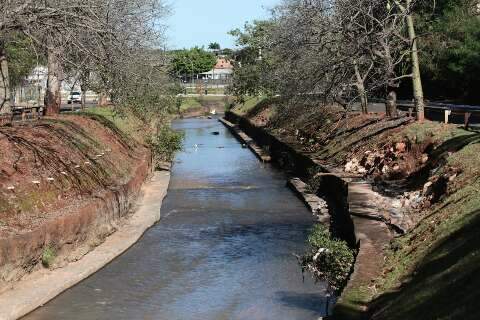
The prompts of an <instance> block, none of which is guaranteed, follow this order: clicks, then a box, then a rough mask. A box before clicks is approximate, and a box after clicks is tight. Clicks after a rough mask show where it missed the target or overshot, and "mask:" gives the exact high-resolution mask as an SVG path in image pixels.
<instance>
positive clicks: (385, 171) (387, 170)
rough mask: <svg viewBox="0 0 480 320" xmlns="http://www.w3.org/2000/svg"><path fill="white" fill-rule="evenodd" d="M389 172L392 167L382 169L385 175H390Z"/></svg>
mask: <svg viewBox="0 0 480 320" xmlns="http://www.w3.org/2000/svg"><path fill="white" fill-rule="evenodd" d="M389 172H390V167H389V166H383V168H382V173H383V174H387V173H389Z"/></svg>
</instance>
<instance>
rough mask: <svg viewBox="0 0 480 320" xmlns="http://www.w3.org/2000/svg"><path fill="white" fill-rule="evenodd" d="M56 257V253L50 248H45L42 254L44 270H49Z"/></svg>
mask: <svg viewBox="0 0 480 320" xmlns="http://www.w3.org/2000/svg"><path fill="white" fill-rule="evenodd" d="M56 257H57V252H56V251H55V249H54V248H53V247H51V246H47V247H46V248H45V249H44V250H43V253H42V265H43V266H44V267H45V268H50V267H51V266H52V264H53V262H54V260H55V258H56Z"/></svg>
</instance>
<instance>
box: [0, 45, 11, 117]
mask: <svg viewBox="0 0 480 320" xmlns="http://www.w3.org/2000/svg"><path fill="white" fill-rule="evenodd" d="M2 113H10V79H9V76H8V61H7V52H6V50H5V46H4V43H3V42H0V114H2Z"/></svg>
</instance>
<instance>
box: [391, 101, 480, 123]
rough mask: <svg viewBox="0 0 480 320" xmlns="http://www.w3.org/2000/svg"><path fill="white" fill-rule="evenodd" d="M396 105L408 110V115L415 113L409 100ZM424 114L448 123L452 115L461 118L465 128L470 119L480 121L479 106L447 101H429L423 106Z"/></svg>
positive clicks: (470, 121)
mask: <svg viewBox="0 0 480 320" xmlns="http://www.w3.org/2000/svg"><path fill="white" fill-rule="evenodd" d="M397 107H398V109H400V110H404V111H407V112H408V115H409V116H414V115H415V107H414V105H413V103H411V102H405V101H399V102H398V103H397ZM425 116H426V117H427V119H429V120H435V121H442V122H444V123H450V120H451V118H452V117H455V116H456V118H457V121H458V119H459V118H458V117H461V118H463V119H462V120H463V124H464V125H465V128H467V129H468V128H469V126H470V125H471V124H472V120H476V121H475V122H480V106H470V105H456V104H449V103H440V102H430V103H428V104H427V105H426V106H425Z"/></svg>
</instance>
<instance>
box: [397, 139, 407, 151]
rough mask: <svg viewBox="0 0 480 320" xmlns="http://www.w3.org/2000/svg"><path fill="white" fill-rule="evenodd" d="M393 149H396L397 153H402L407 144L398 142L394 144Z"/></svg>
mask: <svg viewBox="0 0 480 320" xmlns="http://www.w3.org/2000/svg"><path fill="white" fill-rule="evenodd" d="M395 149H396V150H397V152H399V153H404V152H405V151H406V150H407V145H406V144H405V142H398V143H397V144H396V145H395Z"/></svg>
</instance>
